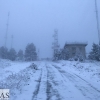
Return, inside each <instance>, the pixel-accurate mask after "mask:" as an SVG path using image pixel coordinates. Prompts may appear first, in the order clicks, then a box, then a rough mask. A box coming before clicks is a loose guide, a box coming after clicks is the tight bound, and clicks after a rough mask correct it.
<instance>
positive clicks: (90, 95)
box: [52, 65, 100, 100]
mask: <svg viewBox="0 0 100 100" xmlns="http://www.w3.org/2000/svg"><path fill="white" fill-rule="evenodd" d="M52 66H54V67H55V68H56V69H57V70H58V71H59V72H60V73H61V74H63V75H64V76H65V77H66V78H67V79H69V80H70V81H71V82H72V83H73V84H74V85H75V87H76V88H77V89H78V90H80V91H81V93H82V94H83V95H84V96H85V97H86V98H87V99H89V100H100V91H99V90H97V89H96V88H95V87H93V86H92V85H91V84H89V83H88V82H87V81H85V80H84V79H82V78H81V77H79V76H77V75H73V74H71V73H69V72H65V71H63V70H61V68H60V67H59V66H56V65H52ZM63 75H62V76H63Z"/></svg>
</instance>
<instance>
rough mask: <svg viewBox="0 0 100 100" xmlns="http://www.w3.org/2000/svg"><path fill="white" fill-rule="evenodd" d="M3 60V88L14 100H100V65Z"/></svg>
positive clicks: (0, 75)
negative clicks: (8, 90)
mask: <svg viewBox="0 0 100 100" xmlns="http://www.w3.org/2000/svg"><path fill="white" fill-rule="evenodd" d="M32 63H33V62H11V61H8V60H0V88H8V89H10V100H100V62H96V61H85V62H76V61H57V62H51V61H36V62H34V64H35V65H37V69H34V67H33V66H31V65H32Z"/></svg>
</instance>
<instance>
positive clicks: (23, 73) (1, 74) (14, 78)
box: [0, 60, 41, 100]
mask: <svg viewBox="0 0 100 100" xmlns="http://www.w3.org/2000/svg"><path fill="white" fill-rule="evenodd" d="M32 63H33V62H12V61H9V60H0V89H2V88H3V89H4V88H5V89H10V99H11V100H15V99H17V100H21V97H22V98H24V97H25V98H26V99H27V100H28V99H29V97H30V99H32V96H33V91H34V90H35V88H36V85H37V84H36V83H37V82H34V85H33V81H36V80H39V78H40V73H41V69H38V71H36V70H35V69H34V68H33V67H32V66H30V65H31V64H32ZM34 63H35V65H37V66H39V64H40V63H39V62H38V63H36V62H34ZM34 75H35V76H34ZM27 91H28V92H27ZM29 91H30V94H29ZM25 94H28V95H29V97H28V98H27V95H25ZM19 95H20V96H19ZM18 97H20V98H18Z"/></svg>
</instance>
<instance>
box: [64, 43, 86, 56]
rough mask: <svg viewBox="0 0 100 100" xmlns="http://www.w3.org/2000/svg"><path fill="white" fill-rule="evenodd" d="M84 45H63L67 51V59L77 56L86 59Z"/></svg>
mask: <svg viewBox="0 0 100 100" xmlns="http://www.w3.org/2000/svg"><path fill="white" fill-rule="evenodd" d="M85 46H86V45H79V44H78V45H77V44H76V45H65V47H64V48H65V49H67V50H68V51H69V57H70V58H73V57H75V56H77V55H82V57H84V58H86V51H85Z"/></svg>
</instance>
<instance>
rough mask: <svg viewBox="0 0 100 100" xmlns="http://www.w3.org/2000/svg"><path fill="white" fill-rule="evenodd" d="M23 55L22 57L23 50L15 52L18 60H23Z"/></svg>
mask: <svg viewBox="0 0 100 100" xmlns="http://www.w3.org/2000/svg"><path fill="white" fill-rule="evenodd" d="M23 57H24V54H23V50H19V51H18V54H17V58H18V60H23Z"/></svg>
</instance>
